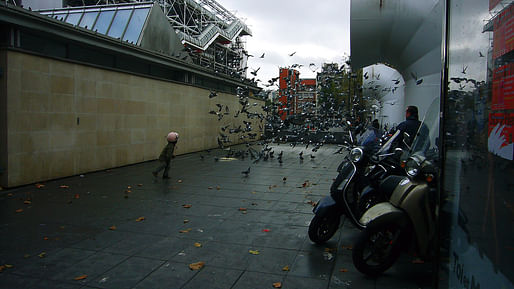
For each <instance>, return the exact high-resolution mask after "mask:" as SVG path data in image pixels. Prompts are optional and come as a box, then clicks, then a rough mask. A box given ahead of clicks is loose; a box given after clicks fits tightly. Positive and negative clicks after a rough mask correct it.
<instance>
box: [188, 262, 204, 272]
mask: <svg viewBox="0 0 514 289" xmlns="http://www.w3.org/2000/svg"><path fill="white" fill-rule="evenodd" d="M203 266H205V262H202V261H200V262H196V263H191V264H189V269H191V270H200V269H202V268H203Z"/></svg>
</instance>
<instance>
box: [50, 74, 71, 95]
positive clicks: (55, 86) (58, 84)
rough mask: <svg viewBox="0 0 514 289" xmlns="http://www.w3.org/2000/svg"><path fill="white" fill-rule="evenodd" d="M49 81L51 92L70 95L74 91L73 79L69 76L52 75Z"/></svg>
mask: <svg viewBox="0 0 514 289" xmlns="http://www.w3.org/2000/svg"><path fill="white" fill-rule="evenodd" d="M50 83H51V86H50V92H51V93H57V94H70V95H71V94H73V93H74V92H75V81H74V79H73V77H71V76H62V75H52V76H51V77H50Z"/></svg>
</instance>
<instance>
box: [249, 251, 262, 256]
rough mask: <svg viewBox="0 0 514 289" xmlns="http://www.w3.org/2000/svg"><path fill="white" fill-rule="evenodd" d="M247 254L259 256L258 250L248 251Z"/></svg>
mask: <svg viewBox="0 0 514 289" xmlns="http://www.w3.org/2000/svg"><path fill="white" fill-rule="evenodd" d="M248 252H250V254H252V255H259V254H260V252H259V250H250V251H248Z"/></svg>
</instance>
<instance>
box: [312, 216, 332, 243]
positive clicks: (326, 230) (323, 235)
mask: <svg viewBox="0 0 514 289" xmlns="http://www.w3.org/2000/svg"><path fill="white" fill-rule="evenodd" d="M339 221H340V218H339V217H336V216H326V215H324V216H319V215H315V216H314V218H312V221H311V224H310V225H309V238H310V239H311V241H312V242H314V243H316V244H323V243H325V242H327V241H328V240H330V238H332V236H334V234H335V233H336V231H337V229H339Z"/></svg>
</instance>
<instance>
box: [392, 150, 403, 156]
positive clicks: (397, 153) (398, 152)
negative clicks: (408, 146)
mask: <svg viewBox="0 0 514 289" xmlns="http://www.w3.org/2000/svg"><path fill="white" fill-rule="evenodd" d="M402 154H403V150H402V149H401V148H395V149H394V155H395V156H398V157H399V156H401V155H402Z"/></svg>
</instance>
